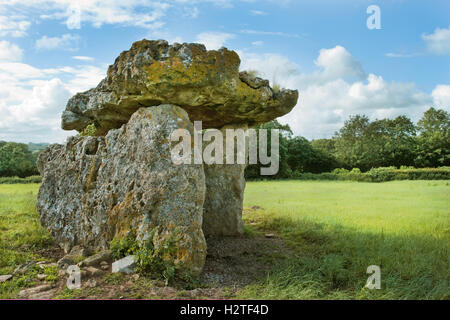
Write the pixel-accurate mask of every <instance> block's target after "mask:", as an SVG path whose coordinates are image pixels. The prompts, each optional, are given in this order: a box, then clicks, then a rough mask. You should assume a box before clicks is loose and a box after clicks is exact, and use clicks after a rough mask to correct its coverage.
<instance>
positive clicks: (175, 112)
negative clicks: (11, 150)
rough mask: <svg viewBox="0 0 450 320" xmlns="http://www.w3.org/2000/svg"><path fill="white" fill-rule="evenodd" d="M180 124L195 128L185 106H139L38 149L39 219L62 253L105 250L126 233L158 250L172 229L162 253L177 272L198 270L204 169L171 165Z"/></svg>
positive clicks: (202, 250)
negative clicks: (113, 123) (109, 123)
mask: <svg viewBox="0 0 450 320" xmlns="http://www.w3.org/2000/svg"><path fill="white" fill-rule="evenodd" d="M179 128H183V129H187V130H189V131H190V132H191V134H192V133H193V126H192V123H191V122H190V120H189V117H188V115H187V113H186V112H185V111H184V110H183V109H181V108H179V107H176V106H173V105H160V106H156V107H152V108H141V109H139V110H138V111H136V112H135V113H134V114H133V115H132V117H131V118H130V120H129V122H128V123H127V124H126V125H124V126H122V127H121V128H120V129H114V130H110V131H109V132H108V134H107V135H106V137H79V136H77V137H71V138H69V139H68V141H67V143H66V145H64V146H62V145H52V146H50V147H49V148H48V149H46V150H45V151H44V152H43V153H42V154H41V155H40V157H39V160H38V167H39V170H40V172H41V175H42V176H43V181H42V185H41V188H40V190H39V194H38V201H37V208H38V211H39V213H40V216H41V217H40V219H41V223H42V224H43V225H44V226H45V227H47V229H49V230H50V232H51V234H52V236H53V238H54V239H55V240H56V242H58V243H59V244H60V245H61V246H62V247H64V248H65V250H66V252H69V251H70V249H71V248H72V247H73V246H75V245H81V246H83V247H86V248H92V249H99V248H104V249H107V248H109V243H110V241H111V240H112V239H113V238H114V237H125V236H129V235H135V236H136V238H137V240H139V241H142V240H149V241H152V242H153V244H154V246H155V248H156V249H157V248H159V247H160V246H162V245H165V243H166V242H165V241H166V240H167V239H169V238H171V237H172V236H174V235H175V237H174V239H175V251H174V256H171V257H168V258H170V259H172V260H173V261H174V263H175V267H176V268H177V270H179V271H181V272H188V273H190V274H192V275H195V274H198V273H199V272H200V271H201V270H202V267H203V264H204V260H205V255H206V243H205V239H204V236H203V231H202V214H203V212H202V209H203V202H204V198H205V175H204V170H203V166H202V165H194V164H193V165H175V164H173V163H172V160H171V156H170V149H171V148H170V147H171V142H170V141H169V140H168V137H169V136H170V133H171V132H172V131H173V130H175V129H179ZM149 237H151V238H150V239H149Z"/></svg>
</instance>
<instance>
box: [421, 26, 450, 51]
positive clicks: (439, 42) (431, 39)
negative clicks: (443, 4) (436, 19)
mask: <svg viewBox="0 0 450 320" xmlns="http://www.w3.org/2000/svg"><path fill="white" fill-rule="evenodd" d="M422 39H423V40H424V41H425V43H426V45H427V49H428V51H429V52H431V53H434V54H439V55H445V54H450V27H448V28H447V29H440V28H436V30H434V33H432V34H423V35H422Z"/></svg>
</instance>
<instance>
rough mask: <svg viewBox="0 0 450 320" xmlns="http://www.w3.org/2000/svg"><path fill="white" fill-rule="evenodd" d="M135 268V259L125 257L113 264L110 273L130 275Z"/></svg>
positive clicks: (133, 257)
mask: <svg viewBox="0 0 450 320" xmlns="http://www.w3.org/2000/svg"><path fill="white" fill-rule="evenodd" d="M135 267H136V257H135V256H127V257H125V258H122V259H120V260H117V261H114V262H113V264H112V273H117V272H123V273H132V272H133V271H134V268H135Z"/></svg>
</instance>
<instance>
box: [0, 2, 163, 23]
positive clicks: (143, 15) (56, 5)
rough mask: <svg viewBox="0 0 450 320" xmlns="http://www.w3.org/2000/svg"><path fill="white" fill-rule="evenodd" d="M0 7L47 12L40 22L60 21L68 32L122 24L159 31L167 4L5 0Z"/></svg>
mask: <svg viewBox="0 0 450 320" xmlns="http://www.w3.org/2000/svg"><path fill="white" fill-rule="evenodd" d="M2 4H3V5H8V6H10V7H18V6H22V7H28V8H33V9H41V8H45V9H46V14H42V15H41V16H40V17H41V19H56V20H62V21H64V23H65V24H66V26H67V28H69V29H80V28H81V27H82V25H83V24H85V23H88V24H91V25H92V26H94V27H101V26H102V25H104V24H121V25H127V26H136V27H143V28H150V29H154V28H159V27H160V26H161V25H162V22H161V21H160V20H161V18H162V17H163V16H164V15H165V12H166V11H167V10H168V9H169V8H170V7H171V5H170V4H168V3H166V2H160V1H152V0H107V1H106V0H79V1H72V0H26V1H24V0H4V1H3V3H2Z"/></svg>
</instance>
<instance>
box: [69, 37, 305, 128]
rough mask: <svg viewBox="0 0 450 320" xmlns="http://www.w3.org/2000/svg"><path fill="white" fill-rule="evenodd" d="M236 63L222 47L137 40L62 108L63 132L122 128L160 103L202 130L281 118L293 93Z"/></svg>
mask: <svg viewBox="0 0 450 320" xmlns="http://www.w3.org/2000/svg"><path fill="white" fill-rule="evenodd" d="M239 65H240V59H239V56H238V55H237V54H236V52H234V51H230V50H227V49H226V48H222V49H220V50H211V51H207V50H206V49H205V46H204V45H202V44H195V43H189V44H188V43H183V44H178V43H175V44H173V45H169V44H168V43H167V41H164V40H158V41H149V40H142V41H138V42H135V43H134V44H133V45H132V47H131V49H130V50H128V51H124V52H122V53H121V54H120V56H119V57H118V58H117V59H116V61H115V62H114V64H113V65H111V66H110V67H109V69H108V73H107V76H106V78H105V79H104V80H102V81H101V82H100V83H99V85H98V86H97V87H96V88H94V89H91V90H88V91H86V92H83V93H78V94H76V95H75V96H74V97H72V98H71V99H70V100H69V102H68V103H67V106H66V110H65V111H64V113H63V115H62V127H63V129H66V130H73V129H75V130H78V131H80V132H81V131H83V130H84V129H85V128H86V127H87V126H89V125H91V127H92V126H94V127H95V129H93V130H95V134H96V135H104V134H106V133H107V132H108V130H110V129H113V128H119V127H120V126H121V125H122V124H124V123H127V122H128V119H129V118H130V116H131V115H132V114H133V113H134V112H135V111H136V110H137V109H139V108H141V107H150V106H155V105H159V104H162V103H170V104H175V105H179V106H181V107H182V108H183V109H185V110H186V111H187V113H188V114H189V118H190V120H191V121H196V120H201V121H203V128H221V127H223V126H224V125H227V124H241V123H246V124H249V125H254V124H259V123H264V122H267V121H270V120H273V119H275V118H277V117H279V116H282V115H285V114H286V113H288V112H289V111H291V109H292V108H293V107H294V106H295V105H296V103H297V99H298V92H297V90H286V89H281V90H275V89H272V88H271V87H270V86H269V82H268V81H267V80H263V79H261V78H258V77H255V76H253V75H251V74H249V73H247V72H239Z"/></svg>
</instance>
